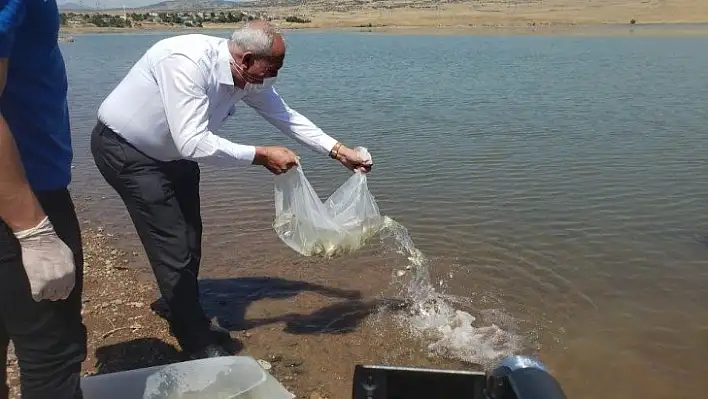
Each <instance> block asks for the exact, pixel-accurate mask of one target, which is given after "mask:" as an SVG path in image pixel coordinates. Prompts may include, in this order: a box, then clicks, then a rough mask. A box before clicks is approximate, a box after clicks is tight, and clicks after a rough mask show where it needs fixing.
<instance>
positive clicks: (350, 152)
mask: <svg viewBox="0 0 708 399" xmlns="http://www.w3.org/2000/svg"><path fill="white" fill-rule="evenodd" d="M336 158H337V160H338V161H339V162H341V163H342V165H344V166H346V167H347V168H348V169H349V170H352V171H356V172H362V173H368V172H370V171H371V167H372V166H373V165H374V163H373V160H372V158H371V154H369V151H367V150H366V148H363V147H355V148H348V147H345V146H341V147H340V148H339V151H338V153H337V157H336Z"/></svg>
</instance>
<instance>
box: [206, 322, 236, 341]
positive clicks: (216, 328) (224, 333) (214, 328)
mask: <svg viewBox="0 0 708 399" xmlns="http://www.w3.org/2000/svg"><path fill="white" fill-rule="evenodd" d="M209 331H211V333H212V334H213V335H214V337H215V338H216V341H217V342H218V343H220V344H222V345H225V344H230V343H231V342H233V338H232V337H231V333H230V332H229V330H227V329H225V328H224V327H221V326H220V325H217V324H213V323H212V324H211V325H210V326H209Z"/></svg>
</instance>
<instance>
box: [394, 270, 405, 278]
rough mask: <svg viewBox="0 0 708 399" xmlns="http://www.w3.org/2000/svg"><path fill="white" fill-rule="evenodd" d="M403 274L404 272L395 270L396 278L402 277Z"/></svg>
mask: <svg viewBox="0 0 708 399" xmlns="http://www.w3.org/2000/svg"><path fill="white" fill-rule="evenodd" d="M405 274H406V271H405V270H396V277H403V276H404V275H405Z"/></svg>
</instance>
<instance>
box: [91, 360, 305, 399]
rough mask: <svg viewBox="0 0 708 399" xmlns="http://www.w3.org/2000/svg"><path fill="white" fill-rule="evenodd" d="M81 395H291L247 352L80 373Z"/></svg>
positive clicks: (217, 398)
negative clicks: (166, 363) (103, 372)
mask: <svg viewBox="0 0 708 399" xmlns="http://www.w3.org/2000/svg"><path fill="white" fill-rule="evenodd" d="M81 388H82V390H83V394H84V399H201V398H204V399H207V398H208V399H266V398H267V399H293V398H294V397H295V395H293V394H292V393H290V392H288V391H287V390H286V389H285V388H284V387H283V386H282V385H281V384H280V383H279V382H278V381H277V380H276V379H275V378H273V376H272V375H270V373H268V372H267V371H265V370H264V369H263V368H262V367H261V366H260V364H259V363H258V362H257V361H256V360H255V359H253V358H252V357H249V356H227V357H215V358H208V359H199V360H191V361H187V362H181V363H173V364H169V365H164V366H154V367H148V368H143V369H137V370H129V371H121V372H117V373H110V374H102V375H95V376H90V377H83V378H82V379H81Z"/></svg>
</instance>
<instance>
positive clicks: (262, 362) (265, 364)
mask: <svg viewBox="0 0 708 399" xmlns="http://www.w3.org/2000/svg"><path fill="white" fill-rule="evenodd" d="M258 364H260V365H261V367H263V370H266V371H268V370H270V369H272V368H273V366H271V364H270V363H268V362H266V361H265V360H263V359H258Z"/></svg>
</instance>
